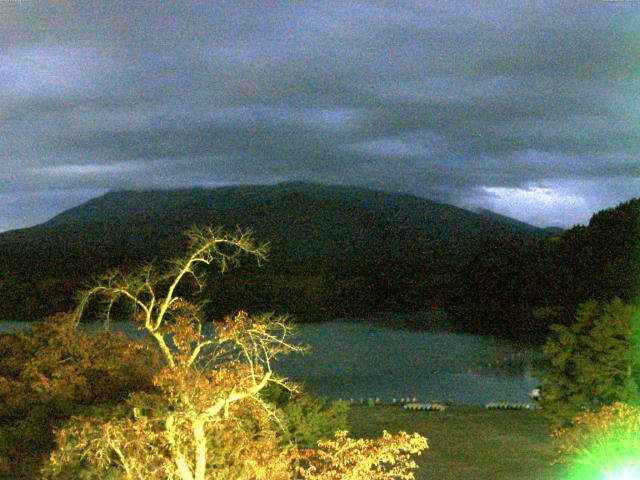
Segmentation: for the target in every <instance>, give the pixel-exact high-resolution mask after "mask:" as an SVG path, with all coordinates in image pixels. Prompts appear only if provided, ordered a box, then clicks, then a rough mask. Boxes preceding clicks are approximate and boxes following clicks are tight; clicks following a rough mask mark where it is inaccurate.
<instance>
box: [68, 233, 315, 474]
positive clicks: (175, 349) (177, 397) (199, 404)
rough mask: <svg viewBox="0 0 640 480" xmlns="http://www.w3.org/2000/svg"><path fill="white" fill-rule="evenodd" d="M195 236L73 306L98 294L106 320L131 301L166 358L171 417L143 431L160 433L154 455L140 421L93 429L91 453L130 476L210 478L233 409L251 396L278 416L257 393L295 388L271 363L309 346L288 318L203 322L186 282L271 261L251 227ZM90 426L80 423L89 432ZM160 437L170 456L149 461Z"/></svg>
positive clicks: (107, 279) (159, 377) (112, 278)
mask: <svg viewBox="0 0 640 480" xmlns="http://www.w3.org/2000/svg"><path fill="white" fill-rule="evenodd" d="M188 235H189V239H190V247H189V250H188V253H187V255H186V256H184V257H181V258H178V259H175V260H173V261H171V262H169V264H168V267H167V268H166V269H165V270H164V271H161V270H158V269H157V268H156V267H155V266H152V265H149V266H145V267H143V268H141V269H139V270H137V271H135V272H133V273H130V274H123V273H121V272H118V271H114V272H110V273H109V274H107V275H105V276H104V277H103V278H101V279H100V280H99V282H98V285H96V286H95V287H92V288H90V289H88V290H87V291H85V292H83V293H82V295H81V296H80V301H79V304H78V307H77V309H76V311H75V318H76V321H79V320H80V318H81V316H82V314H83V312H84V311H85V309H86V306H87V304H88V302H89V301H90V300H91V299H93V298H95V297H100V298H101V299H102V300H103V301H104V304H105V308H104V315H105V321H107V322H108V321H109V319H110V316H111V311H112V307H113V306H114V305H115V304H116V303H117V302H121V301H124V302H126V303H128V304H129V305H130V306H131V307H132V311H133V318H135V320H136V321H138V322H140V324H141V328H142V329H143V330H144V331H146V332H147V333H148V335H149V336H150V337H151V338H152V339H153V341H154V343H155V345H156V346H157V348H158V349H159V350H160V352H161V354H162V356H163V358H164V361H165V363H166V367H165V368H163V369H162V370H161V371H160V372H158V373H157V374H156V376H155V378H154V383H155V384H156V386H157V387H158V388H159V391H160V392H161V396H162V402H164V403H165V404H166V405H165V407H166V408H164V412H165V413H163V414H162V415H161V416H160V417H159V418H156V419H155V420H156V423H155V424H154V423H153V422H150V423H149V422H148V425H146V426H145V427H144V428H143V430H145V429H154V432H153V433H152V432H147V435H148V438H149V439H151V438H156V440H157V441H156V442H150V444H149V448H150V450H149V451H147V452H146V453H145V448H143V445H144V442H142V443H141V442H137V441H133V440H132V439H135V438H137V437H139V436H140V431H137V432H136V429H139V428H141V427H142V426H143V424H142V423H141V422H132V421H130V420H127V421H124V422H123V421H121V420H118V421H115V422H107V423H106V424H103V425H102V426H101V427H100V428H93V427H92V428H91V429H90V430H91V431H92V432H94V433H95V432H101V433H100V434H99V435H97V436H95V442H94V443H93V444H92V445H91V447H90V449H91V450H92V451H93V453H91V455H94V456H95V455H96V454H98V453H99V454H100V458H101V459H102V461H104V460H105V459H108V461H109V462H115V463H118V464H119V465H120V467H121V468H122V469H123V471H124V472H125V474H126V476H125V478H147V477H146V475H149V474H153V473H154V472H155V473H156V474H157V472H159V471H163V472H171V475H172V476H174V477H175V478H179V479H182V480H204V479H205V478H206V470H207V453H208V452H207V437H208V435H209V434H210V432H211V430H212V429H214V428H215V427H216V425H218V424H220V423H221V422H225V421H228V420H229V419H230V418H231V417H232V416H233V413H232V410H233V408H232V407H233V405H234V404H236V403H241V402H247V401H250V402H253V403H254V404H255V405H258V406H259V407H260V408H261V409H262V410H263V411H264V412H265V413H266V414H268V415H269V416H271V417H272V418H273V419H275V420H277V417H276V416H275V412H274V411H273V410H272V409H271V407H270V406H269V405H268V404H267V403H265V402H264V401H263V400H262V399H261V397H260V392H261V391H262V390H263V389H264V388H265V387H266V386H267V385H268V384H270V383H278V384H280V385H283V386H285V387H286V388H290V389H291V388H294V387H293V386H292V385H290V384H289V382H287V381H286V380H285V379H283V378H280V377H278V376H276V375H275V374H274V372H273V369H272V362H273V360H274V359H276V358H277V357H278V356H280V355H283V354H287V353H290V352H294V351H301V350H302V347H299V346H295V345H294V344H292V343H290V337H291V324H290V322H289V319H288V318H287V317H283V316H275V315H272V314H267V315H261V316H258V317H255V318H252V317H250V316H249V315H247V314H246V313H244V312H240V313H238V314H237V315H235V316H234V317H233V318H227V319H225V321H224V322H223V323H219V324H214V323H209V324H208V325H206V324H205V321H204V318H203V309H202V305H201V304H197V303H193V302H191V301H187V300H185V299H184V298H183V297H181V296H179V295H178V292H180V291H181V289H183V288H184V287H185V286H186V284H187V283H188V282H187V279H190V280H191V281H192V282H189V283H190V284H191V286H192V287H195V288H197V289H201V288H202V286H203V284H204V270H205V269H204V268H203V267H206V266H209V265H212V264H217V266H218V268H219V269H220V270H221V271H222V272H224V271H226V270H227V269H228V268H229V267H232V266H234V265H236V264H237V263H238V261H239V259H240V256H241V255H242V254H249V255H251V256H253V257H255V258H256V259H257V260H258V261H259V262H260V261H262V260H264V259H265V258H266V254H267V246H266V245H265V244H258V243H256V242H255V241H254V240H253V237H252V235H251V233H250V232H246V231H237V232H235V233H232V234H225V233H223V232H222V231H221V230H220V229H210V228H206V229H196V228H194V229H192V230H190V231H189V232H188ZM142 403H144V402H142ZM159 420H161V422H162V427H161V428H160V430H158V425H157V421H159ZM145 421H146V420H145ZM79 427H80V426H79ZM86 427H87V425H86V424H85V425H84V427H82V428H84V429H85V430H83V431H84V432H85V433H84V434H85V436H86V435H87V431H86ZM94 427H95V426H94ZM82 428H81V430H82ZM79 431H80V430H78V431H77V433H79ZM125 439H126V441H125ZM160 439H163V441H164V442H166V447H167V448H166V450H167V451H168V453H169V455H168V456H167V458H166V459H164V461H161V462H160V464H157V462H149V461H145V460H144V457H145V455H148V454H152V453H154V452H155V453H154V454H155V456H156V458H158V453H159V452H162V450H163V449H162V448H160V446H159V443H158V442H160ZM160 443H162V442H160ZM134 446H135V448H133V447H134ZM151 446H153V448H151ZM85 448H86V449H89V446H88V445H85ZM84 454H85V455H86V454H87V453H86V451H85V453H84ZM143 454H145V455H143ZM150 468H152V469H153V470H152V471H150V470H149V469H150Z"/></svg>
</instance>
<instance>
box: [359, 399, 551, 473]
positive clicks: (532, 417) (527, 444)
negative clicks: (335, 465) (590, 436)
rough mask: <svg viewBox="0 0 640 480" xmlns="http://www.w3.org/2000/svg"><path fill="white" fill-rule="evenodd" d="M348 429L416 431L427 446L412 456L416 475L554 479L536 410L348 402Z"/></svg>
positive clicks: (373, 432) (362, 433) (367, 433)
mask: <svg viewBox="0 0 640 480" xmlns="http://www.w3.org/2000/svg"><path fill="white" fill-rule="evenodd" d="M349 418H350V422H351V431H352V434H353V435H354V436H356V437H377V436H379V435H380V434H381V432H382V430H387V431H389V432H397V431H398V430H405V431H407V432H419V433H420V434H422V435H424V436H425V437H427V439H428V441H429V450H427V451H426V453H425V454H423V455H422V456H421V457H417V459H416V460H417V462H418V464H419V465H420V469H419V470H418V471H417V472H416V479H417V480H427V479H429V480H557V479H558V478H560V477H561V473H560V471H559V469H558V467H552V466H551V465H550V463H551V462H552V460H553V458H554V445H553V440H552V439H551V437H550V436H549V433H548V429H547V426H546V424H545V421H544V419H543V418H542V415H541V413H540V412H539V411H526V410H524V411H518V410H515V411H514V410H509V411H505V410H485V409H483V408H481V407H450V408H449V409H447V410H446V411H445V412H423V411H418V412H409V411H405V410H403V409H402V408H399V407H390V406H380V407H364V406H362V407H361V406H355V407H352V408H351V410H350V414H349Z"/></svg>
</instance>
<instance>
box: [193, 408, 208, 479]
mask: <svg viewBox="0 0 640 480" xmlns="http://www.w3.org/2000/svg"><path fill="white" fill-rule="evenodd" d="M193 438H194V440H195V444H196V468H195V475H194V480H205V473H206V470H207V437H206V435H205V433H204V419H203V418H197V419H196V420H194V422H193Z"/></svg>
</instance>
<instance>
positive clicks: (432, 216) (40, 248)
mask: <svg viewBox="0 0 640 480" xmlns="http://www.w3.org/2000/svg"><path fill="white" fill-rule="evenodd" d="M194 224H195V225H225V226H227V227H231V228H233V227H235V226H240V227H244V228H247V227H250V228H252V229H253V230H254V231H255V233H256V236H257V237H258V238H259V239H262V240H267V241H270V242H271V254H270V260H271V261H270V265H269V266H268V268H267V271H271V272H278V274H286V275H306V276H308V275H312V274H317V275H326V274H329V275H332V276H336V275H337V276H340V275H342V276H353V275H362V274H371V275H374V274H375V275H379V274H380V273H381V272H383V271H388V270H389V265H391V266H392V268H391V270H393V271H395V272H396V275H398V276H399V275H402V274H405V273H407V272H413V274H415V275H422V273H423V272H424V271H425V269H427V267H428V265H429V264H433V261H434V258H436V257H438V258H440V259H442V258H447V259H450V258H454V257H455V256H460V255H465V252H468V251H469V250H470V249H473V248H474V245H479V244H480V242H481V241H483V240H485V239H487V238H492V237H495V236H499V235H503V234H508V235H516V236H523V237H540V238H541V237H545V236H547V233H546V232H545V231H544V230H542V229H539V228H536V227H533V226H530V225H527V224H523V223H521V222H516V221H513V220H512V219H507V218H502V217H498V216H496V217H488V216H483V215H478V214H476V213H472V212H470V211H467V210H463V209H460V208H457V207H454V206H451V205H445V204H440V203H436V202H432V201H429V200H425V199H422V198H418V197H415V196H411V195H405V194H396V193H385V192H379V191H374V190H368V189H362V188H354V187H346V186H324V185H317V184H309V183H300V182H293V183H283V184H279V185H270V186H234V187H224V188H218V189H185V190H166V191H137V192H136V191H120V192H111V193H108V194H106V195H104V196H102V197H99V198H96V199H93V200H91V201H89V202H87V203H85V204H83V205H80V206H78V207H76V208H73V209H70V210H68V211H66V212H64V213H62V214H60V215H58V216H56V217H54V218H53V219H51V220H50V221H48V222H46V223H44V224H41V225H38V226H35V227H32V228H27V229H23V230H16V231H12V232H6V233H4V234H0V255H2V257H3V259H5V260H6V261H4V262H3V265H2V271H1V273H2V274H3V278H4V279H5V280H4V284H3V285H4V286H5V288H8V287H9V286H10V287H12V288H18V289H19V288H21V287H20V286H21V285H32V286H34V287H33V288H36V287H35V284H38V285H39V286H38V287H37V288H42V287H41V285H42V283H43V282H44V283H45V284H47V285H48V290H46V291H45V293H46V295H48V296H50V297H52V298H53V297H58V296H60V294H59V293H58V287H59V286H60V284H61V283H64V284H65V285H67V286H69V288H70V285H77V283H78V282H79V281H80V280H86V279H87V278H89V276H91V275H94V274H96V273H99V272H101V271H104V270H105V269H107V268H113V267H118V268H125V269H126V268H130V267H133V266H135V265H137V264H140V263H142V262H147V261H151V260H154V259H162V258H167V257H171V256H174V255H176V254H179V253H181V252H182V250H183V248H184V240H183V237H182V232H183V231H184V230H186V229H187V228H188V227H190V226H191V225H194ZM63 279H64V280H63ZM1 287H2V285H0V288H1ZM25 288H26V287H25ZM64 290H65V291H66V290H67V289H66V288H65V289H64ZM8 293H10V292H8ZM26 294H27V293H26V292H25V295H26ZM63 304H64V302H62V303H60V305H63ZM49 310H50V309H48V308H45V309H36V311H34V312H33V314H38V312H40V313H48V311H49ZM12 316H13V315H12Z"/></svg>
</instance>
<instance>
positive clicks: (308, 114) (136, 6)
mask: <svg viewBox="0 0 640 480" xmlns="http://www.w3.org/2000/svg"><path fill="white" fill-rule="evenodd" d="M150 5H152V7H151V8H150ZM639 154H640V1H634V0H631V1H620V0H618V1H597V0H575V1H563V0H552V1H545V0H539V1H533V0H531V1H525V0H522V1H515V0H513V1H497V0H486V1H467V0H456V1H450V0H448V1H427V0H422V1H418V0H406V1H403V0H394V1H382V0H380V1H377V0H369V1H355V0H341V1H336V2H333V1H330V0H322V1H319V0H313V1H304V0H295V1H294V0H290V1H287V2H284V1H277V0H273V1H269V0H263V1H250V0H246V1H238V0H233V1H223V0H220V1H213V2H208V1H195V0H193V1H189V2H182V1H177V0H173V1H170V2H169V1H167V2H161V1H158V2H155V1H154V2H148V1H146V2H144V1H143V2H138V1H135V0H126V1H122V2H113V1H107V0H104V1H99V2H98V1H96V2H93V1H86V0H83V1H80V2H64V1H58V2H46V1H30V0H17V1H7V0H0V212H1V213H0V231H3V230H8V229H15V228H22V227H26V226H29V225H33V224H37V223H40V222H43V221H45V220H47V219H48V218H50V217H52V216H53V215H55V214H57V213H59V212H61V211H63V210H65V209H68V208H70V207H73V206H75V205H78V204H80V203H82V202H84V201H86V200H88V199H90V198H93V197H96V196H99V195H102V194H104V193H106V192H107V191H109V190H117V189H152V188H178V187H180V188H181V187H190V186H205V187H215V186H221V185H229V184H255V183H261V184H270V183H277V182H281V181H287V180H309V181H317V182H322V183H331V184H338V183H339V184H352V185H358V186H366V187H372V188H376V189H383V190H389V191H399V192H407V193H411V194H414V195H418V196H422V197H425V198H430V199H434V200H437V201H441V202H446V203H451V204H454V205H458V206H462V207H464V208H469V209H477V208H487V209H490V210H493V211H495V212H498V213H501V214H504V215H509V216H512V217H514V218H517V219H520V220H523V221H526V222H529V223H532V224H534V225H539V226H549V225H556V226H562V227H570V226H572V225H575V224H578V223H582V224H584V223H586V222H588V220H589V217H590V216H591V214H592V213H593V212H595V211H597V210H600V209H603V208H608V207H612V206H615V205H616V204H618V203H619V202H621V201H625V200H628V199H630V198H632V197H634V196H640V155H639Z"/></svg>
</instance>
